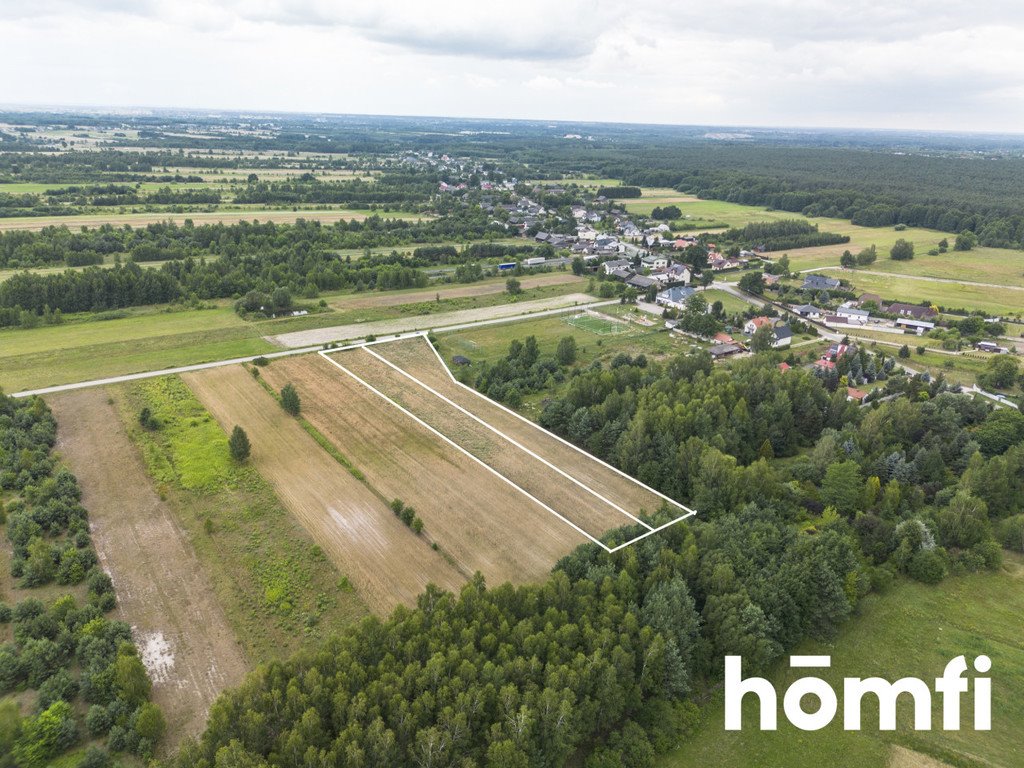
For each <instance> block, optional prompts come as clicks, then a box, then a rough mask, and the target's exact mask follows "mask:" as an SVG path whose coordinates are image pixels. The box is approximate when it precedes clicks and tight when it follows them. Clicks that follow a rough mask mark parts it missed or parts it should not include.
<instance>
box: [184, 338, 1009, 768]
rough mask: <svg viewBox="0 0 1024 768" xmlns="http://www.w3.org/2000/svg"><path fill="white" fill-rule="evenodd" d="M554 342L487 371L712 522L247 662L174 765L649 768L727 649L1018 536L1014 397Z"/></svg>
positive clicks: (972, 565)
mask: <svg viewBox="0 0 1024 768" xmlns="http://www.w3.org/2000/svg"><path fill="white" fill-rule="evenodd" d="M562 346H563V345H562V344H560V345H559V350H558V353H557V354H556V357H555V358H545V357H544V356H543V355H541V354H540V353H539V351H538V348H537V344H536V341H535V340H533V339H532V338H527V339H526V341H525V343H524V342H520V341H514V342H513V343H512V344H511V346H510V349H509V354H508V356H507V357H506V358H505V359H504V360H501V361H498V362H497V363H496V364H495V365H493V366H491V367H489V368H488V369H487V370H486V371H485V372H484V373H483V375H482V377H481V378H480V379H479V380H478V382H477V384H478V386H481V387H483V388H485V389H488V390H490V389H493V388H494V387H495V386H501V387H509V386H514V387H517V388H520V389H522V390H523V391H541V392H544V393H545V394H547V395H548V398H547V400H546V403H547V404H546V406H545V408H544V411H543V415H542V418H541V421H542V423H543V424H544V425H545V426H547V427H549V428H551V429H553V430H555V431H556V432H558V433H560V434H562V435H564V436H566V437H567V438H569V439H571V440H572V441H573V442H575V443H576V444H578V445H580V446H582V447H585V448H587V449H588V450H590V451H592V452H593V453H594V454H595V455H597V456H599V457H602V458H605V459H607V460H609V461H611V462H612V463H613V464H615V465H616V466H619V467H620V468H622V469H624V470H626V471H627V472H629V473H630V474H632V475H634V476H636V477H638V478H640V479H642V480H644V481H646V482H649V483H652V484H653V485H654V486H655V487H657V488H659V489H660V490H662V491H664V492H666V493H667V494H669V495H671V496H672V497H673V498H675V499H679V500H682V501H686V502H688V503H691V504H693V505H694V506H695V507H696V508H697V509H699V510H700V514H699V516H698V518H696V520H695V521H693V522H688V523H687V524H682V525H679V526H675V527H672V528H669V529H667V530H666V531H664V532H663V533H662V534H659V535H658V536H656V537H651V538H648V539H646V540H644V541H641V542H639V543H638V544H636V545H634V546H632V547H629V548H626V549H624V550H622V551H619V552H616V553H614V554H608V553H606V552H605V551H603V550H601V549H599V548H598V547H596V546H595V545H591V544H588V545H584V546H581V547H579V548H578V549H577V550H575V551H574V552H573V553H572V554H571V555H569V556H567V557H566V558H564V559H563V560H562V561H561V562H560V563H559V564H558V565H557V566H556V568H555V569H554V571H553V572H552V574H551V576H550V577H549V578H548V580H547V581H546V582H545V583H543V584H537V585H530V586H523V587H512V586H510V585H491V586H487V585H485V584H484V583H483V580H482V579H481V578H480V577H477V578H475V579H474V580H473V581H471V582H470V583H469V584H467V585H466V587H465V588H464V589H463V590H462V591H461V593H460V594H458V595H451V594H446V593H441V592H439V591H437V590H434V589H433V588H428V590H427V591H426V592H425V593H424V594H423V595H421V596H420V598H419V600H418V603H417V605H416V607H415V608H414V609H399V610H398V611H396V613H395V614H394V615H393V616H391V617H390V618H389V619H387V620H383V621H382V620H379V619H376V618H371V619H367V620H366V621H365V622H364V623H363V624H362V625H360V626H359V627H358V628H355V629H353V630H351V631H349V632H347V633H345V634H343V635H341V636H339V637H337V638H335V639H333V640H331V641H330V642H329V643H328V644H327V645H326V646H325V647H324V648H323V649H321V650H319V651H315V652H309V653H306V654H303V655H300V656H298V657H296V658H294V659H291V660H289V661H287V662H284V663H280V664H272V665H270V666H268V667H266V668H263V669H261V670H260V671H258V672H257V673H256V674H254V675H252V676H251V677H250V678H249V679H248V680H247V681H246V683H245V684H244V685H243V686H242V687H241V688H239V689H238V690H235V691H232V692H230V693H229V694H227V695H225V696H224V697H222V698H221V699H220V700H219V701H218V702H217V704H216V705H215V707H214V709H213V711H212V713H211V717H210V720H209V724H208V729H207V731H206V732H205V733H204V734H203V736H202V737H201V738H200V739H199V740H198V742H196V743H194V744H191V745H189V746H187V747H186V748H185V749H184V750H183V751H182V752H181V753H180V754H179V755H178V757H177V759H176V762H175V765H178V766H182V768H184V766H209V767H210V768H213V766H215V765H216V766H252V767H254V768H256V767H259V766H270V765H273V766H306V765H310V764H311V763H317V764H334V763H343V764H345V765H351V766H363V765H365V766H371V765H385V764H387V765H399V764H408V765H417V766H442V765H445V766H447V765H457V766H463V767H464V768H469V767H470V766H487V767H488V768H491V767H493V768H498V767H499V766H500V767H502V768H504V767H506V766H515V767H517V768H529V767H532V766H538V767H540V766H561V765H565V764H566V763H567V762H568V763H572V764H577V765H582V766H585V768H606V767H607V768H611V766H631V767H633V768H649V767H650V766H652V765H654V760H655V757H656V755H657V754H659V753H662V752H664V751H667V750H668V749H670V748H672V747H674V746H676V745H678V744H679V743H680V742H681V741H683V740H685V739H686V738H687V736H688V734H689V733H691V732H692V731H693V729H695V728H696V727H698V726H699V723H700V709H699V707H697V706H696V704H695V699H694V696H695V694H696V693H697V692H699V691H703V690H706V689H707V688H708V686H713V685H714V684H715V681H717V680H719V679H720V675H721V672H720V668H721V659H722V657H723V655H725V654H740V655H742V656H743V657H744V668H745V670H746V668H747V665H748V664H749V665H750V668H751V669H756V670H764V669H766V668H767V667H768V666H769V665H771V664H772V662H774V661H775V660H777V659H778V658H779V657H780V656H782V655H783V654H785V652H786V651H787V650H788V649H790V648H792V647H793V646H794V645H795V644H797V643H799V642H800V641H801V640H802V639H804V638H808V637H810V638H829V637H832V636H833V635H834V634H835V632H836V631H837V629H838V628H839V626H840V625H841V624H842V623H843V622H844V621H845V620H847V619H848V618H849V617H850V616H852V615H854V614H855V613H856V611H857V606H858V603H859V601H860V600H861V599H863V597H864V596H865V595H866V594H868V593H869V592H871V591H885V590H887V589H888V588H889V587H890V586H891V584H892V583H893V581H894V580H895V579H896V578H901V577H909V578H913V579H917V580H920V581H924V582H927V583H934V582H935V581H938V580H941V579H943V578H946V577H948V576H949V575H951V574H954V575H955V574H957V573H963V572H966V571H972V570H979V569H988V568H995V567H998V565H999V563H1000V561H1001V551H1002V550H1001V546H1000V543H999V542H1000V541H1003V542H1005V543H1007V544H1011V545H1015V546H1016V547H1017V548H1021V547H1022V545H1024V542H1022V536H1021V532H1022V531H1024V514H1022V513H1024V509H1022V507H1021V499H1022V498H1024V416H1021V415H1020V414H1018V413H1017V412H1015V411H1007V410H1002V411H993V410H992V409H991V408H990V407H988V406H986V405H984V404H981V403H978V402H976V401H974V400H972V399H970V398H969V397H965V396H963V395H961V394H958V393H957V392H955V391H953V390H951V389H950V388H949V387H948V386H946V385H945V384H944V383H943V382H942V381H940V380H935V381H932V380H929V379H928V378H927V377H910V376H906V375H900V374H899V373H898V372H895V371H894V372H893V375H892V377H891V378H890V379H889V382H887V385H886V391H887V392H891V393H892V394H894V395H896V396H895V397H894V399H892V400H889V401H887V402H884V403H879V404H878V405H876V406H874V407H872V408H869V409H861V408H859V407H858V406H857V404H854V403H850V402H849V401H847V399H846V397H845V390H842V391H837V392H835V393H833V392H831V391H830V390H829V388H828V386H827V385H826V382H824V381H823V380H821V379H819V378H817V377H815V376H814V375H813V374H811V373H809V372H806V371H803V370H800V369H798V368H792V369H789V370H785V371H783V370H781V369H780V368H779V366H778V365H777V364H776V363H777V360H776V359H775V357H774V356H772V355H762V356H759V357H756V358H753V359H751V360H746V361H738V362H736V363H735V364H734V365H733V366H732V368H731V370H724V369H722V368H717V369H715V368H712V366H711V362H710V358H709V357H708V356H707V354H706V353H691V354H686V355H679V356H676V357H674V358H672V359H671V360H669V361H668V362H666V363H664V364H660V363H655V362H651V361H648V360H647V359H646V358H643V357H642V356H641V357H637V358H632V357H630V356H629V355H619V356H617V357H616V358H615V359H614V360H613V361H612V362H611V363H610V364H607V365H603V364H601V363H600V362H596V363H594V364H592V365H590V366H588V367H586V368H579V367H573V366H572V365H571V361H572V359H573V357H574V356H573V355H571V354H567V350H563V349H562ZM869 362H870V361H869ZM863 365H864V363H862V362H861V361H859V360H858V361H857V362H855V363H854V362H852V361H847V362H846V365H845V366H844V368H843V370H844V371H845V372H846V374H845V375H850V376H854V375H859V374H856V373H855V372H854V369H856V370H860V369H861V368H862V366H863ZM781 459H786V461H784V462H782V461H780V460H781ZM661 514H667V511H663V512H660V513H658V514H656V515H654V517H653V519H654V520H655V521H656V520H658V519H661V518H660V515H661ZM634 534H635V532H634V531H631V530H626V529H621V530H619V531H615V532H612V533H610V534H609V535H608V537H607V538H608V541H610V542H611V543H614V542H616V541H618V540H625V538H627V537H629V536H632V535H634Z"/></svg>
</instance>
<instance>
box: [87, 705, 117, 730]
mask: <svg viewBox="0 0 1024 768" xmlns="http://www.w3.org/2000/svg"><path fill="white" fill-rule="evenodd" d="M111 724H112V719H111V717H110V713H109V712H108V711H107V708H106V707H104V706H101V705H99V704H93V705H92V706H91V707H89V711H88V712H86V714H85V728H86V730H87V731H89V735H90V736H96V737H99V736H103V735H104V734H105V733H106V732H107V731H109V730H110V726H111Z"/></svg>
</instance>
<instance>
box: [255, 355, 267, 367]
mask: <svg viewBox="0 0 1024 768" xmlns="http://www.w3.org/2000/svg"><path fill="white" fill-rule="evenodd" d="M252 364H253V365H258V366H259V367H260V368H263V367H265V366H268V365H270V360H268V359H267V358H265V357H262V356H261V357H257V358H255V359H254V360H253V361H252Z"/></svg>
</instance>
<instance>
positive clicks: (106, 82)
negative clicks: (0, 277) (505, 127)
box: [0, 0, 1024, 132]
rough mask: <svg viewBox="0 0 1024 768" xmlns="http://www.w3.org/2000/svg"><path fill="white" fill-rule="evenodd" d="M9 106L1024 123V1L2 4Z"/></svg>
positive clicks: (33, 0)
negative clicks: (54, 105) (104, 106)
mask: <svg viewBox="0 0 1024 768" xmlns="http://www.w3.org/2000/svg"><path fill="white" fill-rule="evenodd" d="M0 71H2V72H3V73H4V74H3V78H2V84H0V103H2V104H63V105H117V106H171V107H205V108H212V109H245V110H285V111H312V112H335V113H372V114H396V115H452V116H469V117H521V118H540V119H563V120H599V121H614V122H619V121H622V122H659V123H681V124H729V125H785V126H826V127H828V126H836V127H840V126H842V127H863V128H873V127H878V128H932V129H937V130H978V131H986V130H993V131H1015V132H1016V131H1022V130H1024V3H1022V2H1020V1H1019V0H973V1H972V2H969V3H968V2H963V0H758V1H755V0H684V1H683V2H679V1H678V0H657V1H656V2H653V1H651V0H617V1H616V2H605V1H604V0H589V1H588V0H515V1H514V2H502V3H497V2H488V0H477V1H475V2H468V1H464V0H386V1H385V2H379V3H378V2H377V1H376V0H361V1H360V2H347V1H346V0H220V1H219V2H218V1H217V0H207V1H206V2H199V1H197V0H0Z"/></svg>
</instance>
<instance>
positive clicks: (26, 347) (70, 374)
mask: <svg viewBox="0 0 1024 768" xmlns="http://www.w3.org/2000/svg"><path fill="white" fill-rule="evenodd" d="M579 281H580V278H576V277H575V276H573V275H570V274H567V273H562V272H558V273H550V274H543V275H536V276H533V277H527V278H524V279H523V281H522V282H523V283H524V293H523V294H521V295H520V296H519V297H516V298H513V297H512V296H509V295H508V294H506V293H505V283H504V280H495V281H488V282H482V283H474V284H472V285H468V286H454V287H443V286H430V287H428V288H422V289H414V290H410V291H396V292H394V293H391V292H384V291H368V292H364V293H353V292H348V293H343V294H335V295H333V296H328V297H326V298H327V301H328V302H329V305H330V306H331V307H332V308H333V310H332V311H331V312H326V313H316V314H311V315H306V316H304V317H296V318H281V319H278V320H260V321H253V322H250V321H246V320H243V319H242V318H240V317H239V316H238V315H237V314H236V313H235V312H234V310H233V309H232V308H231V307H230V306H229V304H228V303H227V302H220V303H219V305H218V306H214V307H212V308H210V309H201V310H194V309H181V310H167V309H165V308H161V307H136V308H131V309H128V310H124V311H123V313H118V316H117V317H116V318H115V319H110V320H80V319H79V318H78V317H74V316H71V317H68V318H67V321H66V322H65V323H64V324H62V325H57V326H42V327H39V328H32V329H27V330H25V329H18V328H11V329H4V330H0V387H2V388H3V389H5V390H6V391H8V392H17V391H20V390H23V389H34V388H38V387H44V386H52V385H57V384H66V383H69V382H74V381H85V380H89V379H96V378H106V377H109V376H118V375H122V374H128V373H138V372H141V371H151V370H160V369H162V368H170V367H177V366H182V365H190V364H194V363H202V362H210V361H213V360H225V359H231V358H235V357H245V356H249V355H258V354H261V353H264V352H270V351H273V350H274V349H275V346H274V345H273V344H271V343H270V342H269V341H267V340H265V339H264V338H263V335H264V334H267V333H271V332H282V333H283V332H287V331H289V330H308V329H310V328H318V327H322V326H324V325H337V324H339V323H350V324H352V325H356V324H358V323H362V322H367V321H371V320H373V321H381V320H388V319H396V318H397V319H396V320H395V322H398V323H400V324H401V325H403V326H405V325H411V326H415V325H421V326H422V325H428V324H431V323H432V322H433V320H426V319H424V320H423V321H420V320H417V316H419V315H425V316H426V315H430V316H434V317H443V316H445V313H446V312H448V313H453V312H454V311H455V310H457V309H462V310H465V311H471V312H480V313H483V314H487V313H488V312H497V313H499V314H500V313H501V312H503V311H511V312H512V313H515V312H518V311H521V310H520V309H518V308H521V307H524V306H528V305H529V304H530V302H531V301H533V300H544V301H555V302H559V301H562V299H559V298H558V297H560V296H563V295H565V294H569V293H572V292H573V291H574V289H577V288H579V287H581V283H580V282H579ZM438 296H440V297H441V301H440V302H438V301H436V299H437V297H438ZM587 300H588V301H589V300H590V298H589V297H587ZM516 302H518V303H516ZM506 303H509V304H508V306H509V308H510V309H509V310H502V309H485V307H493V306H494V305H497V304H506ZM122 314H123V316H121V315H122ZM370 332H371V331H358V332H357V335H358V334H361V333H370Z"/></svg>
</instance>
